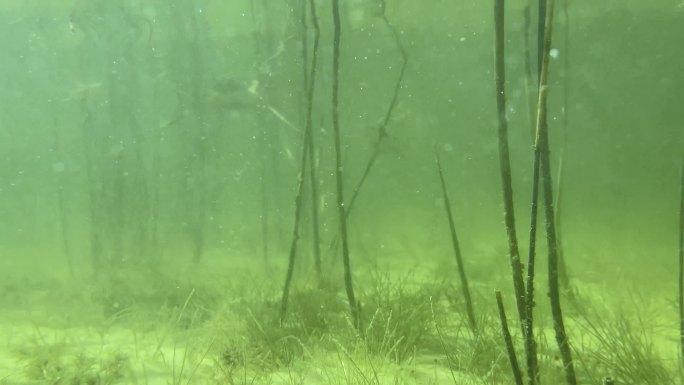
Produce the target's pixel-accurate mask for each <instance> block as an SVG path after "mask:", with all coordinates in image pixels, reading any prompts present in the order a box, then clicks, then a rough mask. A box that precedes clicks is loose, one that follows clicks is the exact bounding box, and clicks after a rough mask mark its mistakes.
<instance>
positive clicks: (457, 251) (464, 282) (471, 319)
mask: <svg viewBox="0 0 684 385" xmlns="http://www.w3.org/2000/svg"><path fill="white" fill-rule="evenodd" d="M435 159H436V160H437V173H438V174H439V182H440V184H441V186H442V198H443V199H444V211H445V213H446V215H447V220H448V221H449V231H450V232H451V245H452V246H453V249H454V256H455V257H456V266H457V268H458V276H459V278H460V279H461V290H462V291H463V298H464V299H465V307H466V315H467V316H468V323H469V324H470V329H471V330H472V331H473V333H474V334H477V333H478V332H477V321H476V319H475V312H474V311H473V301H472V299H471V297H470V287H469V285H468V277H467V276H466V273H465V267H464V266H463V257H462V256H461V247H460V246H459V243H458V236H457V235H456V225H455V223H454V217H453V214H452V213H451V202H450V201H449V193H448V192H447V187H446V182H445V181H444V173H443V172H442V162H440V160H439V154H435Z"/></svg>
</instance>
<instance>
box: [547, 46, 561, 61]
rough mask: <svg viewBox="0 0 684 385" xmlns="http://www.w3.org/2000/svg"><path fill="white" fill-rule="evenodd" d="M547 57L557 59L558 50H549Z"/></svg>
mask: <svg viewBox="0 0 684 385" xmlns="http://www.w3.org/2000/svg"><path fill="white" fill-rule="evenodd" d="M549 56H551V57H552V58H554V59H558V57H559V56H560V50H559V49H558V48H551V50H550V51H549Z"/></svg>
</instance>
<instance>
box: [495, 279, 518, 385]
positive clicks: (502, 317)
mask: <svg viewBox="0 0 684 385" xmlns="http://www.w3.org/2000/svg"><path fill="white" fill-rule="evenodd" d="M495 295H496V305H497V307H498V308H499V321H500V322H501V333H502V334H503V338H504V343H505V344H506V352H507V353H508V360H509V361H510V363H511V370H512V371H513V378H515V384H516V385H523V378H522V372H521V371H520V365H518V358H517V357H516V355H515V348H514V347H513V339H512V338H511V332H510V330H509V329H508V321H507V320H506V310H505V309H504V305H503V299H502V298H501V292H500V291H498V290H497V291H496V292H495Z"/></svg>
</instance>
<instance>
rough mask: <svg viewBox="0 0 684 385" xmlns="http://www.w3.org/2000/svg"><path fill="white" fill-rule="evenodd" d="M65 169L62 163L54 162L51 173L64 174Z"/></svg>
mask: <svg viewBox="0 0 684 385" xmlns="http://www.w3.org/2000/svg"><path fill="white" fill-rule="evenodd" d="M65 169H66V167H65V166H64V163H62V162H55V163H53V164H52V171H53V172H55V173H56V174H59V173H62V172H64V170H65Z"/></svg>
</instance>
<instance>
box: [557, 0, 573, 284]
mask: <svg viewBox="0 0 684 385" xmlns="http://www.w3.org/2000/svg"><path fill="white" fill-rule="evenodd" d="M563 19H564V21H565V23H564V31H563V53H562V55H563V136H562V144H561V146H560V153H559V155H558V174H557V175H558V181H557V182H556V229H557V231H558V276H559V278H560V284H561V286H562V287H563V289H564V290H565V292H566V293H570V277H569V276H568V267H567V264H566V261H565V252H564V249H563V237H562V236H563V231H562V227H561V225H562V221H561V220H562V218H563V216H562V215H561V210H562V209H563V192H564V191H565V189H564V188H563V186H565V183H564V181H565V178H564V176H565V173H564V171H565V146H566V143H567V142H568V127H569V125H570V118H569V113H568V107H569V106H568V94H569V92H568V87H569V86H570V84H571V83H570V75H569V63H570V60H569V57H570V14H569V13H568V0H563Z"/></svg>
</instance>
